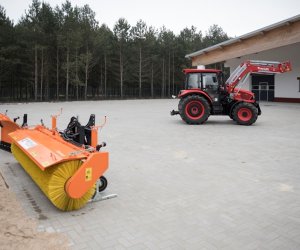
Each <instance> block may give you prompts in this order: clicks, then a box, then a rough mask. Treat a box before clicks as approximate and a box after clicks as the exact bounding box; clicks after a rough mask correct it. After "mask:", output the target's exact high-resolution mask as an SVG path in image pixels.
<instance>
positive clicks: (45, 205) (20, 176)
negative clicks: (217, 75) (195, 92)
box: [0, 100, 300, 250]
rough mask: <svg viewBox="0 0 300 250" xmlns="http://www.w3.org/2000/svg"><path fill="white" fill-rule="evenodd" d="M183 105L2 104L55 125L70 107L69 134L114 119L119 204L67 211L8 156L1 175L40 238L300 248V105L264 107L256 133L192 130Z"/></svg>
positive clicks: (109, 138)
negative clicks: (176, 112)
mask: <svg viewBox="0 0 300 250" xmlns="http://www.w3.org/2000/svg"><path fill="white" fill-rule="evenodd" d="M177 103H178V100H128V101H88V102H68V103H36V104H3V105H0V110H1V112H4V111H5V110H6V109H8V114H9V116H10V117H15V116H21V115H23V113H28V114H29V118H28V119H29V124H36V123H39V122H40V119H41V118H42V119H43V121H44V123H45V124H46V125H47V126H49V127H50V121H51V118H50V115H51V114H55V113H57V112H58V110H59V109H60V108H61V107H62V108H63V114H62V115H61V116H60V117H59V121H58V127H59V128H60V129H64V128H65V127H66V125H67V123H68V121H69V119H70V118H71V116H73V115H79V119H80V121H81V122H82V123H86V122H87V120H88V117H89V115H90V114H91V113H94V114H96V120H97V121H98V123H100V121H101V117H103V116H105V115H107V117H108V121H107V124H106V126H105V127H104V128H103V129H102V131H101V133H100V136H99V137H100V141H106V142H107V147H106V148H105V150H107V151H108V152H109V153H110V168H109V170H108V171H107V173H106V175H105V176H106V177H107V179H108V181H109V186H108V188H107V189H106V191H105V194H114V193H115V194H118V197H117V198H114V199H110V200H106V201H101V202H95V203H89V204H87V205H86V206H85V207H84V208H83V209H81V210H79V211H74V212H61V211H58V210H57V209H56V208H55V207H54V206H53V205H52V204H51V203H50V202H49V201H48V200H47V198H46V197H45V196H44V195H43V194H42V192H41V191H40V190H39V189H38V187H37V186H36V185H35V184H34V183H33V182H32V181H31V179H30V178H29V177H28V176H27V175H26V173H25V172H24V171H23V169H22V168H21V167H20V166H19V164H18V163H17V162H16V161H15V160H14V158H13V156H12V155H11V154H9V153H7V152H4V151H0V171H1V173H2V175H3V176H4V178H5V180H6V182H7V183H8V184H9V187H10V189H11V190H12V191H13V192H14V193H16V195H17V197H18V200H19V202H20V204H21V206H22V207H23V208H24V210H25V212H26V214H28V216H30V217H31V218H35V219H36V220H37V221H38V225H39V226H38V230H40V231H46V232H61V233H62V234H65V235H66V236H67V237H68V238H69V242H70V244H69V245H70V248H71V249H105V250H106V249H137V250H140V249H170V250H171V249H172V250H175V249H230V250H232V249H272V250H273V249H300V105H299V104H280V103H262V104H261V108H262V115H261V116H260V117H259V118H258V120H257V122H256V123H255V124H254V125H253V126H249V127H246V126H239V125H236V124H235V123H234V122H233V121H231V120H230V119H229V118H228V117H221V116H220V117H218V116H214V117H210V118H209V119H208V121H207V122H206V123H205V124H204V125H200V126H191V125H187V124H185V123H183V122H182V121H181V119H180V117H179V116H176V117H171V116H170V115H169V111H170V110H172V109H173V108H175V109H176V108H177ZM1 202H3V201H0V203H1ZM0 248H1V247H0Z"/></svg>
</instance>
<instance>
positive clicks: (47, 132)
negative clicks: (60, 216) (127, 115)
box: [0, 115, 108, 211]
mask: <svg viewBox="0 0 300 250" xmlns="http://www.w3.org/2000/svg"><path fill="white" fill-rule="evenodd" d="M57 116H58V115H55V116H52V128H51V129H49V128H46V127H45V126H44V125H43V123H42V125H37V126H34V127H28V126H18V125H16V123H15V122H12V121H11V120H8V119H7V116H4V115H3V116H1V117H0V122H1V124H2V130H3V128H4V133H5V135H4V137H3V139H1V140H3V142H4V144H6V146H7V147H9V144H11V152H12V153H13V155H14V157H15V158H16V159H17V161H18V162H19V163H20V164H21V166H22V167H23V168H24V169H25V171H26V172H27V173H28V174H29V175H30V176H31V178H32V180H33V181H34V182H35V183H36V184H37V185H38V186H39V187H40V189H41V190H42V191H43V193H44V194H45V195H46V196H47V197H48V198H49V200H50V201H51V202H52V203H53V204H54V205H55V206H56V207H57V208H59V209H61V210H63V211H71V210H76V209H79V208H81V207H83V206H84V205H85V204H86V203H87V202H88V201H90V200H92V199H93V198H94V197H95V196H96V194H98V192H100V191H103V190H104V189H105V188H106V186H107V180H106V178H105V177H104V176H103V174H104V172H105V171H106V170H107V168H108V152H100V149H101V148H102V147H104V146H106V144H105V143H102V144H97V139H98V129H99V128H100V127H103V126H104V124H105V122H104V123H103V124H102V125H101V126H95V115H91V116H90V119H89V121H88V123H87V125H85V126H82V125H81V124H80V123H79V121H78V119H77V118H76V117H72V118H71V121H70V123H69V124H68V126H67V128H66V129H65V130H64V131H58V130H57V128H56V119H57ZM105 121H106V118H105ZM26 122H27V117H26ZM6 125H7V128H6ZM7 131H9V132H10V133H9V135H8V136H7V134H6V133H7ZM2 132H3V131H2ZM2 136H3V134H2Z"/></svg>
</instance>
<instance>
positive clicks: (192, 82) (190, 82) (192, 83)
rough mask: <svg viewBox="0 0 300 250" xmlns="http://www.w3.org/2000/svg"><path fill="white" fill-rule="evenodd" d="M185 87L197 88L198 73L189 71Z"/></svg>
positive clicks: (198, 84) (198, 85) (198, 82)
mask: <svg viewBox="0 0 300 250" xmlns="http://www.w3.org/2000/svg"><path fill="white" fill-rule="evenodd" d="M186 80H187V89H198V88H200V80H201V76H200V74H199V73H190V74H188V75H187V78H186Z"/></svg>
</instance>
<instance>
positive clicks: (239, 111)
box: [232, 102, 258, 126]
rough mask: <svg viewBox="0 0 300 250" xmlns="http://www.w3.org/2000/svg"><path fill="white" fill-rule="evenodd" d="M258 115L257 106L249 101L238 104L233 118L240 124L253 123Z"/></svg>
mask: <svg viewBox="0 0 300 250" xmlns="http://www.w3.org/2000/svg"><path fill="white" fill-rule="evenodd" d="M257 116H258V111H257V108H256V107H255V106H254V105H253V104H251V103H247V102H241V103H239V104H237V105H236V106H235V107H234V109H233V112H232V117H233V120H234V121H236V122H237V123H238V124H240V125H247V126H249V125H251V124H253V123H255V122H256V120H257Z"/></svg>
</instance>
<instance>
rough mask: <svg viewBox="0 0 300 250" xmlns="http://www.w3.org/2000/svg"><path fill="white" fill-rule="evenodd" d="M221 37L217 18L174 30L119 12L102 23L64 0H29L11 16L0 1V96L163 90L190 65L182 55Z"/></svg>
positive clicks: (176, 85)
mask: <svg viewBox="0 0 300 250" xmlns="http://www.w3.org/2000/svg"><path fill="white" fill-rule="evenodd" d="M227 39H228V36H227V34H226V33H225V32H224V31H223V29H222V28H221V27H219V26H218V25H212V26H211V27H210V28H209V30H208V32H207V33H206V34H205V35H203V34H202V32H201V31H197V29H196V28H195V27H194V26H192V27H191V28H185V29H183V30H182V31H181V32H180V33H179V34H178V35H175V34H174V33H173V32H172V31H171V30H168V29H167V28H166V27H164V26H163V27H161V28H160V29H156V28H154V27H152V26H147V24H146V23H145V22H144V21H142V20H139V21H138V22H137V23H136V24H135V26H133V27H131V26H130V25H129V23H128V22H127V20H126V19H124V18H120V19H119V20H118V21H117V22H116V24H115V26H114V28H113V30H110V29H109V28H108V27H107V26H106V25H105V24H102V25H100V24H99V23H98V22H97V20H96V17H95V12H94V11H93V10H92V9H91V8H90V7H89V6H88V5H84V6H83V7H77V6H72V4H71V2H69V1H66V2H64V3H63V4H62V5H61V6H57V7H55V8H53V7H51V6H50V5H49V4H47V3H45V2H41V1H40V0H33V1H32V4H31V5H30V6H29V9H28V10H27V11H26V12H25V14H24V15H23V16H22V17H21V19H20V21H19V22H18V23H17V24H14V23H13V22H12V21H11V20H10V19H9V17H7V15H6V12H5V9H4V8H3V7H2V6H0V101H4V102H5V101H51V100H86V99H106V98H165V97H170V96H171V95H172V94H177V93H178V91H179V89H180V86H182V85H181V83H182V82H183V74H182V70H183V69H184V68H188V67H191V62H190V60H187V59H186V58H185V55H186V54H188V53H191V52H194V51H197V50H200V49H203V48H205V47H208V46H211V45H214V44H217V43H220V42H222V41H225V40H227ZM213 67H218V68H220V67H222V64H216V65H213Z"/></svg>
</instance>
